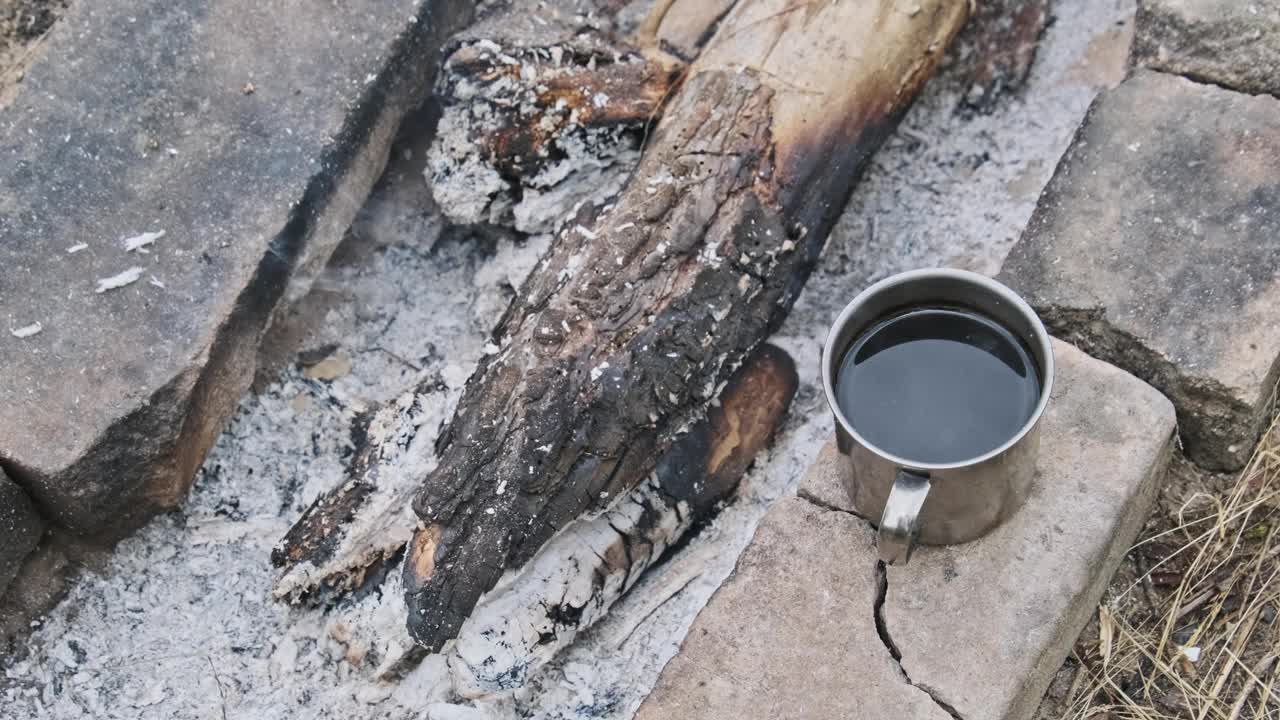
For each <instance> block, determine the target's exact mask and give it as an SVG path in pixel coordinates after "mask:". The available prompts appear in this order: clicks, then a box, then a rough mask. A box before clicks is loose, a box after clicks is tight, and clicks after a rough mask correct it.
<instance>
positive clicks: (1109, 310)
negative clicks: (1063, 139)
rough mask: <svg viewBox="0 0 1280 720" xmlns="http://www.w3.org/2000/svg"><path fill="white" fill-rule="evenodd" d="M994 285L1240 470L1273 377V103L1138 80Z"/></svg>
mask: <svg viewBox="0 0 1280 720" xmlns="http://www.w3.org/2000/svg"><path fill="white" fill-rule="evenodd" d="M1000 277H1001V279H1002V280H1004V282H1006V283H1007V284H1009V285H1010V286H1011V287H1013V288H1014V289H1015V290H1017V291H1019V292H1021V293H1022V294H1023V295H1024V296H1025V297H1026V298H1027V299H1028V300H1029V301H1030V302H1031V304H1032V305H1034V306H1035V308H1036V310H1037V311H1038V312H1040V314H1041V316H1042V317H1043V319H1044V320H1045V323H1046V324H1047V325H1048V326H1049V329H1050V331H1051V332H1053V333H1054V334H1055V335H1058V336H1059V337H1062V338H1064V339H1066V340H1069V341H1071V342H1073V343H1075V344H1077V345H1079V346H1080V347H1081V348H1083V349H1084V350H1085V351H1086V352H1088V353H1089V354H1091V355H1094V356H1095V357H1099V358H1101V359H1103V360H1106V361H1108V362H1112V363H1114V364H1116V365H1118V366H1120V367H1122V368H1124V369H1125V370H1128V371H1129V372H1131V373H1133V374H1134V375H1137V376H1138V377H1140V378H1142V379H1143V380H1146V381H1147V382H1149V383H1151V384H1152V385H1154V386H1156V387H1157V388H1159V389H1160V390H1161V391H1163V392H1164V393H1165V394H1166V395H1168V396H1169V398H1170V399H1172V400H1173V403H1174V405H1175V406H1176V407H1177V409H1178V426H1179V428H1180V431H1181V433H1182V441H1183V446H1184V447H1185V449H1186V451H1187V453H1188V455H1189V456H1190V457H1191V458H1192V459H1193V460H1194V461H1196V462H1197V463H1199V464H1200V465H1202V466H1204V467H1206V468H1208V469H1213V470H1233V469H1237V468H1239V467H1241V466H1242V465H1243V464H1244V463H1245V462H1246V461H1247V460H1248V458H1249V456H1250V454H1251V453H1252V451H1253V446H1254V444H1255V442H1256V440H1257V439H1258V437H1259V435H1260V434H1261V432H1262V430H1263V427H1264V425H1265V424H1266V422H1267V419H1268V417H1269V415H1270V412H1271V408H1272V403H1273V393H1274V390H1275V387H1276V379H1277V374H1278V373H1280V363H1278V362H1277V360H1278V358H1280V333H1277V332H1276V328H1277V327H1280V100H1276V99H1274V98H1271V97H1267V96H1249V95H1243V94H1239V93H1234V92H1230V91H1227V90H1223V89H1221V88H1218V87H1214V86H1210V85H1199V84H1196V83H1194V82H1191V81H1189V80H1185V79H1182V78H1179V77H1175V76H1171V75H1165V74H1162V73H1155V72H1151V71H1138V72H1136V73H1134V75H1133V76H1131V77H1130V78H1129V79H1128V80H1126V81H1125V82H1124V83H1122V84H1121V85H1120V87H1118V88H1117V89H1115V90H1113V91H1110V92H1107V93H1105V94H1103V95H1102V96H1100V97H1099V98H1098V100H1096V101H1095V103H1094V105H1093V107H1092V108H1090V110H1089V112H1088V114H1087V116H1086V118H1085V121H1084V124H1083V125H1082V126H1081V128H1080V130H1079V131H1078V132H1077V134H1076V138H1075V140H1074V142H1073V144H1072V146H1071V147H1070V148H1069V149H1068V150H1067V152H1066V154H1065V155H1064V156H1063V159H1062V161H1061V162H1060V163H1059V165H1058V169H1057V171H1056V172H1055V174H1054V177H1053V179H1052V180H1051V181H1050V182H1049V184H1048V186H1047V187H1046V188H1045V191H1044V193H1043V194H1042V195H1041V196H1040V201H1039V205H1038V207H1037V208H1036V211H1035V214H1034V215H1033V216H1032V219H1031V222H1030V224H1029V226H1028V227H1027V230H1026V232H1025V233H1024V234H1023V236H1022V239H1021V240H1020V241H1019V243H1018V244H1017V245H1015V246H1014V248H1013V250H1012V251H1011V252H1010V253H1009V256H1008V258H1007V259H1006V260H1005V264H1004V269H1003V270H1002V272H1001V275H1000Z"/></svg>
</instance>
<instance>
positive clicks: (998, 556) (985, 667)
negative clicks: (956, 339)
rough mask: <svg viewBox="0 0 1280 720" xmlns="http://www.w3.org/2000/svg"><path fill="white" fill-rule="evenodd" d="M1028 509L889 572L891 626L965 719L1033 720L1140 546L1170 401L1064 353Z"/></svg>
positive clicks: (1114, 371) (1061, 348)
mask: <svg viewBox="0 0 1280 720" xmlns="http://www.w3.org/2000/svg"><path fill="white" fill-rule="evenodd" d="M1054 357H1055V360H1056V364H1057V377H1056V378H1055V380H1054V387H1053V397H1052V398H1051V399H1050V402H1049V406H1048V408H1047V409H1046V414H1045V416H1044V418H1043V420H1042V422H1043V423H1044V428H1043V434H1042V435H1041V445H1040V460H1039V463H1038V465H1039V469H1038V471H1037V475H1036V482H1035V486H1034V489H1033V491H1032V496H1031V498H1030V499H1029V500H1028V501H1027V504H1026V505H1025V506H1024V507H1023V508H1022V509H1021V510H1019V511H1018V513H1017V514H1015V515H1014V516H1013V517H1012V518H1010V520H1009V521H1008V522H1007V523H1005V524H1004V525H1003V526H1001V527H999V528H997V529H996V530H995V531H993V532H992V533H991V534H990V535H987V536H986V537H984V538H982V539H980V540H978V541H976V542H973V543H969V544H965V545H958V546H952V547H944V548H926V549H923V550H920V551H918V552H917V553H916V554H915V555H914V556H913V557H912V559H911V563H910V564H908V565H906V566H901V567H900V566H893V567H890V568H888V591H887V593H886V595H885V602H884V609H883V615H884V623H885V628H886V631H887V634H888V636H889V638H890V639H891V640H892V641H893V643H894V645H895V646H896V647H897V648H898V651H899V652H900V653H901V657H902V668H903V670H905V671H906V673H907V675H908V676H910V677H911V679H912V681H913V682H915V683H916V684H917V685H918V686H920V687H924V688H928V689H929V692H930V693H931V694H932V695H933V696H934V697H935V698H937V699H938V700H939V701H940V702H943V703H946V704H947V705H948V706H950V707H952V708H954V709H955V711H956V713H957V714H958V715H959V716H960V717H962V718H964V720H1015V719H1018V720H1023V719H1025V718H1030V717H1031V715H1032V713H1034V712H1035V709H1036V706H1037V705H1038V704H1039V703H1040V699H1041V697H1043V696H1044V693H1045V690H1047V689H1048V687H1049V684H1050V683H1051V682H1052V681H1053V678H1054V676H1055V675H1056V674H1057V672H1058V670H1059V668H1061V667H1062V661H1063V660H1065V659H1066V657H1067V655H1068V654H1069V653H1070V651H1071V647H1072V646H1073V645H1074V644H1075V641H1076V638H1077V637H1079V635H1080V631H1081V630H1082V629H1083V628H1084V626H1085V624H1086V623H1087V622H1088V621H1089V618H1090V617H1092V616H1093V615H1094V614H1095V612H1096V609H1097V605H1098V601H1099V599H1100V598H1101V597H1102V593H1103V590H1105V589H1106V586H1107V583H1108V582H1109V581H1110V579H1111V576H1112V574H1114V573H1115V571H1116V568H1117V567H1119V565H1120V562H1121V560H1123V558H1124V554H1125V553H1126V552H1128V550H1129V547H1130V546H1131V545H1132V544H1133V542H1134V540H1135V539H1136V538H1137V535H1138V531H1139V530H1141V529H1142V524H1143V522H1145V520H1146V518H1147V514H1148V512H1149V511H1150V509H1151V505H1152V502H1153V501H1154V498H1155V495H1156V492H1157V490H1158V489H1159V485H1160V481H1161V479H1162V478H1163V476H1164V473H1165V469H1166V468H1167V466H1168V462H1169V457H1170V450H1171V446H1172V443H1171V439H1172V437H1173V431H1174V412H1173V408H1172V406H1171V405H1170V404H1169V401H1168V400H1167V399H1166V398H1164V397H1162V396H1161V395H1160V393H1158V392H1156V391H1155V390H1154V389H1153V388H1151V387H1150V386H1148V385H1146V384H1145V383H1142V382H1140V381H1138V380H1136V379H1135V378H1134V377H1133V376H1131V375H1129V374H1127V373H1125V372H1124V371H1122V370H1120V369H1118V368H1116V367H1114V366H1111V365H1108V364H1106V363H1103V362H1100V361H1098V360H1095V359H1093V358H1091V357H1089V356H1087V355H1085V354H1084V353H1083V352H1081V351H1080V350H1077V349H1076V348H1074V347H1071V346H1069V345H1066V344H1065V343H1060V342H1059V343H1055V344H1054Z"/></svg>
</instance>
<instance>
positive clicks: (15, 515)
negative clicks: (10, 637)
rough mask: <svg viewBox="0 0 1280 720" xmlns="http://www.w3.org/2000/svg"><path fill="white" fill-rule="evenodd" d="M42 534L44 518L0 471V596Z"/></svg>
mask: <svg viewBox="0 0 1280 720" xmlns="http://www.w3.org/2000/svg"><path fill="white" fill-rule="evenodd" d="M43 534H44V520H43V519H42V518H41V517H40V515H39V514H38V513H37V512H36V508H35V506H34V505H32V504H31V499H30V498H28V497H27V494H26V493H25V492H23V491H22V488H20V487H18V486H17V485H15V484H13V481H12V480H10V479H9V478H8V477H6V476H5V474H4V472H3V471H0V595H4V591H5V588H7V587H8V586H9V582H10V581H11V580H13V578H14V576H15V575H17V574H18V568H20V567H22V561H23V560H25V559H26V557H27V555H28V554H30V553H31V551H32V550H34V549H35V547H36V544H37V543H39V542H40V536H41V535H43Z"/></svg>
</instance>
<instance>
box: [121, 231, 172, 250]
mask: <svg viewBox="0 0 1280 720" xmlns="http://www.w3.org/2000/svg"><path fill="white" fill-rule="evenodd" d="M162 237H164V231H163V230H158V231H156V232H144V233H142V234H140V235H134V236H133V237H127V238H125V239H124V240H123V243H124V251H125V252H140V253H147V252H150V251H149V250H147V246H148V245H152V244H154V243H155V241H157V240H159V239H160V238H162Z"/></svg>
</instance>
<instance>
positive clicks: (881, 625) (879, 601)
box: [872, 560, 964, 720]
mask: <svg viewBox="0 0 1280 720" xmlns="http://www.w3.org/2000/svg"><path fill="white" fill-rule="evenodd" d="M888 597H889V568H888V567H886V566H885V564H884V561H882V560H877V561H876V602H875V607H874V608H873V611H872V612H873V614H874V620H875V624H876V634H877V635H879V636H880V642H882V643H884V647H885V649H886V650H888V651H889V655H891V656H892V657H893V661H894V663H895V664H896V665H897V666H898V672H899V673H901V674H902V679H903V680H905V681H906V683H907V684H908V685H910V686H911V687H913V688H915V689H917V690H919V691H921V692H923V693H924V694H926V695H928V696H929V699H930V700H933V704H935V705H937V706H938V707H940V708H942V710H944V711H945V712H946V713H947V714H948V715H950V716H951V717H953V718H955V720H964V718H963V717H962V716H961V715H960V713H959V712H957V711H956V709H955V708H954V707H952V706H951V705H949V704H947V703H945V702H943V701H942V700H941V699H939V698H938V696H937V695H935V694H934V692H933V691H932V690H930V689H929V688H928V687H926V686H924V685H918V684H916V682H915V681H914V680H912V679H911V676H910V675H908V674H907V669H906V668H905V667H903V666H902V651H900V650H899V649H898V646H897V645H895V644H894V642H893V637H892V636H890V635H889V624H888V623H887V622H885V619H884V603H885V600H886V599H887V598H888Z"/></svg>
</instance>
